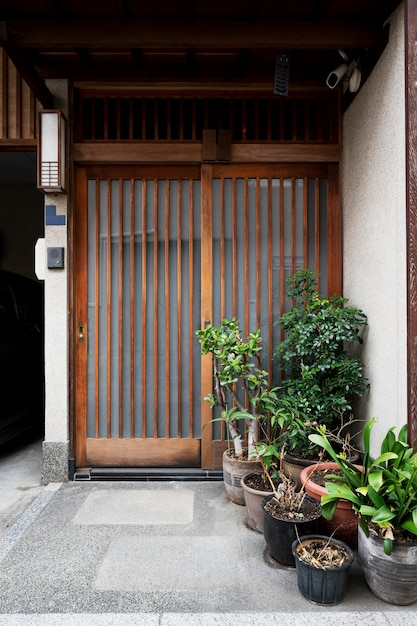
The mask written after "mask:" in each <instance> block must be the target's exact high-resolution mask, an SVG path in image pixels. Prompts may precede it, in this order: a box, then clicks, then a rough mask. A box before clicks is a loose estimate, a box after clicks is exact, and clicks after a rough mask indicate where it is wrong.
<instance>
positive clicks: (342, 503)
mask: <svg viewBox="0 0 417 626" xmlns="http://www.w3.org/2000/svg"><path fill="white" fill-rule="evenodd" d="M355 467H357V468H358V469H362V466H361V465H356V466H355ZM315 469H321V470H323V469H329V470H335V469H339V466H338V464H337V463H334V462H323V463H320V464H319V465H317V463H316V464H314V465H309V466H308V467H305V468H304V469H303V471H302V472H301V474H300V480H301V483H302V484H303V485H304V484H305V490H306V492H307V493H308V495H309V496H311V497H312V498H315V499H316V500H318V501H319V502H321V498H322V496H323V495H324V494H325V493H327V490H326V487H322V486H321V485H318V484H317V483H315V482H314V474H313V477H312V478H311V479H310V480H308V477H309V476H310V474H311V473H312V472H313V470H315ZM330 474H331V472H330ZM322 528H323V532H324V533H325V534H327V535H332V536H334V537H336V538H337V539H340V540H341V541H344V542H345V543H347V545H348V546H350V547H351V548H354V549H356V548H357V546H358V518H357V515H356V513H355V512H354V510H353V509H352V505H351V503H350V502H348V501H347V500H339V502H338V503H337V506H336V510H335V513H334V515H333V519H331V520H327V519H325V518H323V520H322ZM333 533H334V534H333Z"/></svg>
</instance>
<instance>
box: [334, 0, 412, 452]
mask: <svg viewBox="0 0 417 626" xmlns="http://www.w3.org/2000/svg"><path fill="white" fill-rule="evenodd" d="M403 37H404V19H403V7H402V6H401V7H400V8H399V9H398V10H397V11H396V12H395V13H394V14H393V16H392V18H391V26H390V40H389V44H388V46H387V48H386V49H385V51H384V53H383V55H382V57H381V58H380V60H379V62H378V64H377V66H376V67H375V69H374V71H373V72H372V75H371V76H370V77H369V79H368V80H367V82H366V83H365V84H364V86H363V88H362V89H361V91H360V92H359V94H358V96H357V97H356V99H355V100H354V102H353V103H352V104H351V106H350V107H349V109H348V110H347V112H346V113H345V115H344V120H343V146H344V147H343V167H342V198H343V233H344V243H343V264H344V270H343V280H344V295H345V296H346V297H348V298H349V300H350V302H351V303H352V304H353V305H356V306H359V307H360V308H362V309H363V310H364V311H365V313H366V314H367V315H368V323H369V328H368V329H367V333H366V341H365V345H364V349H363V356H364V360H365V364H366V369H367V374H368V377H369V379H370V383H371V388H370V392H369V394H368V396H367V397H366V399H364V401H363V402H362V403H361V407H360V416H361V417H364V418H370V417H373V416H375V417H376V418H377V419H378V423H377V425H376V426H375V428H374V437H373V440H374V452H375V451H376V449H377V446H379V443H380V440H381V437H382V434H383V433H384V432H385V431H386V429H387V428H389V427H390V426H392V425H402V424H403V423H405V421H406V420H407V397H406V393H407V387H406V385H407V380H406V372H407V369H406V224H405V91H404V42H403Z"/></svg>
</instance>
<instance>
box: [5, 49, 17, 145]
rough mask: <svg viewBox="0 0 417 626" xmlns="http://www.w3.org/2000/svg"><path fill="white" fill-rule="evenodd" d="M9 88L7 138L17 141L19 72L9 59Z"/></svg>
mask: <svg viewBox="0 0 417 626" xmlns="http://www.w3.org/2000/svg"><path fill="white" fill-rule="evenodd" d="M7 64H8V86H7V92H6V94H7V137H8V138H9V139H16V109H15V103H16V79H17V71H16V68H15V66H14V65H13V63H12V62H11V61H10V59H8V61H7Z"/></svg>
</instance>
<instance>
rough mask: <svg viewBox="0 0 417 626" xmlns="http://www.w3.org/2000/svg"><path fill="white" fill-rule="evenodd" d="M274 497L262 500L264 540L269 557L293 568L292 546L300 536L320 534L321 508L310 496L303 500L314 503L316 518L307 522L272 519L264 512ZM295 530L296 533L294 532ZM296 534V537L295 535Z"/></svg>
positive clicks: (270, 496)
mask: <svg viewBox="0 0 417 626" xmlns="http://www.w3.org/2000/svg"><path fill="white" fill-rule="evenodd" d="M273 497H274V494H271V495H269V496H266V498H264V499H263V500H262V509H263V515H264V538H265V541H266V545H267V547H268V550H269V554H270V556H271V557H272V558H273V559H274V561H277V562H278V563H280V564H281V565H286V566H288V567H295V561H294V555H293V553H292V544H293V542H294V541H295V539H296V538H297V536H298V537H301V535H307V534H311V533H318V532H320V527H321V506H320V504H319V503H318V502H317V500H314V498H310V496H306V497H305V499H306V500H309V501H311V502H312V503H314V505H315V506H316V509H317V517H316V518H315V519H309V520H285V519H278V518H276V517H273V516H272V515H271V514H270V513H269V512H268V511H266V510H265V504H266V503H267V502H268V501H269V500H270V499H271V498H273ZM296 528H297V531H296ZM297 533H298V535H297Z"/></svg>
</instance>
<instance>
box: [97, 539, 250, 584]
mask: <svg viewBox="0 0 417 626" xmlns="http://www.w3.org/2000/svg"><path fill="white" fill-rule="evenodd" d="M242 554H243V551H242V546H241V542H240V541H239V539H237V538H235V537H120V538H118V539H114V540H113V541H112V542H111V543H110V545H109V548H108V550H107V553H106V555H105V556H104V559H103V562H102V564H101V566H100V568H99V570H98V574H97V577H96V580H95V587H96V589H99V590H100V591H120V592H121V591H141V592H151V591H156V592H159V593H164V592H176V593H184V592H188V593H191V592H193V591H195V588H196V581H198V588H199V590H200V592H201V593H205V592H207V591H211V592H214V591H215V590H216V589H217V590H218V591H222V590H224V589H230V590H231V591H233V589H234V588H235V586H236V578H239V579H241V580H248V583H250V578H249V577H248V576H247V572H246V571H245V568H244V565H243V559H242ZM185 563H186V564H187V566H186V567H184V564H185ZM145 572H146V573H145Z"/></svg>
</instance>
